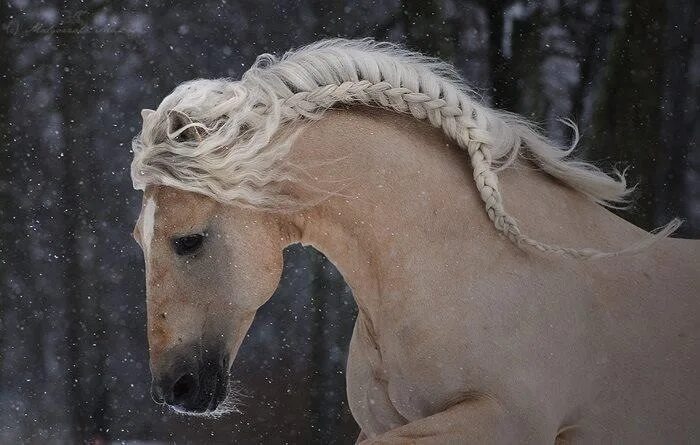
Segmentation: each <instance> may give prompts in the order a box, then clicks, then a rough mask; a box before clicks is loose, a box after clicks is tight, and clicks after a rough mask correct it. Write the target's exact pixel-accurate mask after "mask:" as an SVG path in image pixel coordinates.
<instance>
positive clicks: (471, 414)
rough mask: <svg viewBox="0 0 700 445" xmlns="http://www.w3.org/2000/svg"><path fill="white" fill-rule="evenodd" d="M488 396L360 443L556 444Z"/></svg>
mask: <svg viewBox="0 0 700 445" xmlns="http://www.w3.org/2000/svg"><path fill="white" fill-rule="evenodd" d="M527 424H528V422H526V421H523V419H516V418H515V417H514V416H512V415H509V414H508V413H506V411H505V410H504V409H503V407H502V406H501V405H499V404H498V403H497V402H496V401H494V400H492V399H488V398H482V399H477V400H468V401H464V402H461V403H459V404H457V405H454V406H452V407H451V408H449V409H447V410H445V411H442V412H439V413H437V414H433V415H432V416H429V417H425V418H423V419H418V420H416V421H414V422H410V423H407V424H405V425H402V426H400V427H398V428H395V429H393V430H389V431H387V432H385V433H383V434H380V435H378V436H375V437H373V438H368V439H366V440H363V441H361V442H360V441H359V440H358V443H360V444H361V445H379V444H382V445H391V444H425V445H427V444H512V443H537V444H541V443H553V442H554V437H549V435H548V434H546V433H543V432H538V431H536V429H535V428H533V427H532V425H527Z"/></svg>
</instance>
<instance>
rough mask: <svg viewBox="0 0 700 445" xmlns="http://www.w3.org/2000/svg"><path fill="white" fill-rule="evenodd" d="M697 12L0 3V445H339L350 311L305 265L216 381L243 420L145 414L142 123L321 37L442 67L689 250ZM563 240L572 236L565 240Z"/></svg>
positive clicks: (291, 257) (347, 431) (315, 0)
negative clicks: (146, 444)
mask: <svg viewBox="0 0 700 445" xmlns="http://www.w3.org/2000/svg"><path fill="white" fill-rule="evenodd" d="M699 7H700V5H699V4H698V3H697V1H695V0H676V1H673V2H665V1H660V0H636V1H623V0H584V1H565V0H547V1H542V2H531V1H514V0H492V1H489V0H473V1H457V0H444V1H440V0H375V1H355V2H341V1H337V0H323V1H321V0H309V1H304V2H298V1H292V0H276V1H260V0H227V1H221V2H202V1H199V2H197V1H190V2H146V3H144V2H138V1H134V0H127V1H110V0H102V1H94V0H85V1H32V2H30V1H28V0H13V1H9V2H8V1H4V0H3V1H1V2H0V23H1V25H2V29H1V30H0V125H1V126H2V127H1V128H2V130H1V131H0V137H1V142H0V146H1V150H0V226H1V227H2V231H1V232H0V310H1V318H0V321H1V323H0V354H1V355H0V360H1V362H0V385H1V386H0V443H20V442H21V443H81V442H85V441H90V442H92V443H102V442H103V441H120V442H121V441H123V442H132V441H133V442H137V441H138V442H141V443H142V442H143V441H156V442H177V443H220V442H236V443H353V442H354V440H355V437H356V434H357V427H356V425H355V424H354V421H353V420H352V418H351V417H350V416H349V413H348V410H347V404H346V402H345V383H344V378H345V376H344V366H345V360H346V354H347V346H348V342H349V338H350V335H351V332H352V326H353V323H354V318H355V311H356V308H355V304H354V302H353V300H352V296H351V295H350V292H349V289H348V288H347V286H346V285H345V283H344V282H343V280H342V277H340V275H339V273H338V272H337V271H336V270H335V269H334V268H333V266H332V265H331V264H330V263H328V262H327V261H326V260H325V259H324V258H323V256H322V255H320V254H319V253H318V252H316V251H314V250H312V249H303V248H301V247H298V246H297V247H292V248H290V249H288V250H287V252H285V258H286V266H285V273H284V278H283V280H282V282H281V284H280V287H279V289H278V291H277V292H276V294H275V296H274V297H273V298H272V300H271V301H270V302H269V303H268V304H267V305H266V306H265V307H263V308H262V310H261V311H260V313H259V314H258V317H257V318H256V321H255V323H254V325H253V328H252V329H251V332H250V333H249V336H248V338H247V339H246V341H245V343H244V345H243V347H242V350H241V352H240V354H239V356H238V358H237V360H236V362H235V365H234V370H233V376H234V377H235V379H237V380H239V381H240V385H241V386H242V387H243V388H244V390H245V392H246V393H247V395H246V396H245V397H244V402H245V406H244V413H243V414H240V415H231V416H227V417H225V418H222V419H219V420H203V419H195V418H187V417H181V416H176V415H174V414H172V413H170V412H168V411H167V410H165V409H163V408H162V407H160V406H157V405H155V404H154V403H153V402H152V401H151V399H150V396H149V391H148V385H149V382H150V375H149V371H148V361H147V359H148V357H147V344H146V336H145V324H146V318H145V295H144V293H145V292H144V288H145V285H144V271H143V259H142V256H141V252H140V250H139V248H138V246H137V245H136V243H135V242H133V240H132V239H131V237H130V233H131V229H132V226H133V223H134V221H135V218H136V215H137V213H138V210H139V208H140V203H141V197H140V193H137V192H135V191H134V190H133V189H132V187H131V181H130V178H129V162H130V159H131V154H130V141H131V139H132V137H134V136H135V135H136V133H137V132H138V131H139V129H140V125H141V120H140V116H139V111H140V110H141V109H142V108H155V107H156V106H157V105H158V103H159V102H160V100H161V99H162V98H163V97H164V96H165V95H167V94H168V93H169V92H170V91H171V90H172V89H173V88H174V87H175V86H176V85H177V84H179V83H180V82H182V81H185V80H189V79H192V78H196V77H221V76H232V77H238V76H240V75H241V74H242V73H243V72H244V71H245V69H246V68H247V67H248V66H249V65H250V64H251V63H252V62H253V60H254V58H255V56H256V55H258V54H260V53H262V52H277V53H279V52H281V51H284V50H286V49H288V48H290V47H295V46H299V45H303V44H306V43H309V42H312V41H314V40H317V39H319V38H323V37H331V36H332V37H335V36H344V37H366V36H372V37H375V38H377V39H382V40H391V41H395V42H400V43H403V44H405V45H406V46H408V47H409V48H412V49H415V50H420V51H423V52H425V53H428V54H431V55H435V56H439V57H441V58H444V59H446V60H449V61H451V62H453V63H454V64H455V65H456V66H457V67H458V68H459V69H460V70H461V72H462V73H463V74H464V76H465V78H466V79H467V81H468V82H469V84H470V85H472V86H473V87H474V88H475V89H476V90H477V91H478V92H479V94H481V95H482V96H483V98H484V100H485V101H487V102H488V103H490V104H492V105H494V106H496V107H500V108H504V109H507V110H511V111H516V112H519V113H522V114H524V115H526V116H528V117H529V118H531V119H534V120H535V121H537V122H540V123H541V125H542V127H543V128H545V129H546V130H547V131H548V132H549V134H551V135H552V136H553V137H554V138H556V139H559V140H562V141H564V140H566V139H567V138H568V137H570V134H568V132H567V130H566V128H565V127H564V126H562V125H561V124H558V123H557V122H556V118H558V117H570V118H572V119H574V120H575V121H577V122H578V123H579V124H580V126H581V130H582V133H583V137H584V141H583V144H582V145H583V148H582V149H581V152H580V153H581V155H582V156H584V157H586V158H587V159H591V160H594V161H596V162H598V163H599V164H601V165H602V166H606V167H610V166H625V165H630V166H631V169H630V172H629V173H630V178H631V179H632V180H633V181H638V182H639V187H638V190H637V192H636V194H635V198H636V201H635V205H634V206H632V207H631V208H630V209H629V210H626V211H623V212H622V215H623V216H624V217H625V218H627V219H629V220H630V221H632V222H634V223H635V224H637V225H639V226H641V227H643V228H646V229H651V228H653V227H656V226H658V225H660V224H663V223H665V222H666V221H668V219H669V218H671V217H672V216H681V217H682V218H684V219H685V220H686V223H685V225H684V226H683V227H682V229H681V231H680V234H681V235H682V236H686V237H697V236H698V235H699V234H700V188H698V183H700V177H699V175H700V169H699V166H700V153H698V150H697V146H696V141H697V139H698V135H699V128H698V124H697V121H698V107H699V106H700V105H699V104H700V102H699V99H698V96H699V95H698V88H699V85H700V53H699V48H700V47H699V45H698V43H699V42H698V36H700V29H699V21H698V9H699ZM572 230H573V228H572Z"/></svg>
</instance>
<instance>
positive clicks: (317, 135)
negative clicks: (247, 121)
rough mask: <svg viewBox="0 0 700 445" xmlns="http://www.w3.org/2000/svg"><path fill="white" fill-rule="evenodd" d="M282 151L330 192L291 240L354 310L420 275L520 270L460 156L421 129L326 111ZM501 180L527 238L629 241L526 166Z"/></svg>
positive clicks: (312, 185)
mask: <svg viewBox="0 0 700 445" xmlns="http://www.w3.org/2000/svg"><path fill="white" fill-rule="evenodd" d="M291 156H292V159H291V161H292V163H293V164H294V165H298V166H305V167H304V168H305V170H306V174H305V175H304V178H305V179H304V184H302V188H303V189H305V190H311V189H313V190H318V189H323V190H326V191H328V192H332V194H330V195H329V196H328V197H327V198H326V199H325V200H323V201H322V202H321V203H320V204H318V205H315V206H313V207H311V208H308V209H306V210H304V211H302V212H300V213H299V214H298V215H297V221H298V225H299V227H300V228H301V236H300V241H301V242H302V243H304V244H310V245H313V246H315V247H317V248H318V249H319V250H321V251H322V252H323V253H324V254H325V255H326V256H327V257H328V258H329V259H330V260H331V261H332V262H333V263H334V264H335V265H336V266H337V267H338V269H339V270H340V272H341V273H342V274H343V276H344V277H345V279H346V281H347V282H348V284H349V285H350V287H351V288H352V289H353V293H354V295H355V298H356V300H357V302H358V306H360V308H361V309H363V308H365V309H367V310H368V311H369V312H372V310H371V308H376V307H378V301H379V300H380V299H386V298H391V296H397V297H401V298H402V299H403V300H404V301H405V299H406V298H409V297H410V296H411V295H414V294H416V293H420V292H426V291H429V289H427V288H426V284H425V283H426V280H427V281H428V282H430V283H432V284H436V283H438V282H441V281H440V280H446V279H448V280H450V281H452V282H455V283H464V282H473V281H475V280H483V277H485V276H488V275H490V274H491V272H492V270H493V269H496V268H499V267H501V268H502V267H504V265H506V264H507V265H508V266H507V267H509V268H511V270H513V271H515V272H517V269H518V268H519V267H522V266H523V265H524V263H527V261H526V258H527V257H526V256H525V254H524V253H523V252H522V251H521V250H520V249H518V248H517V247H516V246H514V245H513V244H512V243H510V241H508V240H507V239H505V238H504V237H502V236H500V235H499V234H498V233H497V232H496V230H495V229H494V228H493V225H492V224H491V222H490V221H489V219H488V217H487V216H486V213H485V211H484V210H483V205H482V203H481V200H480V198H479V196H478V194H477V191H476V188H475V186H474V184H473V180H472V173H471V170H470V168H469V160H468V158H467V156H466V154H465V153H464V152H462V151H461V150H459V149H457V148H456V147H455V146H454V144H451V143H450V142H449V141H448V140H447V139H446V138H445V137H444V136H443V135H442V134H441V133H440V131H439V130H436V129H433V128H432V127H429V126H428V125H426V124H423V123H420V122H417V121H415V120H414V119H411V118H407V117H404V116H400V115H396V114H393V113H386V112H381V111H376V110H375V111H368V110H364V109H359V110H357V109H355V110H346V111H341V112H331V113H329V114H328V115H327V116H326V117H324V118H323V119H322V120H320V121H318V122H316V123H313V124H311V125H309V127H308V128H307V129H305V131H304V132H303V133H302V135H301V136H300V137H299V138H298V139H297V141H296V142H295V144H294V147H293V148H292V155H291ZM502 178H503V179H502V182H503V193H504V195H505V196H504V200H505V204H506V205H507V206H510V207H511V208H512V210H513V214H514V215H515V216H516V217H518V218H519V219H520V221H521V222H522V226H523V228H525V229H530V230H531V234H532V235H534V236H538V237H540V238H542V239H545V240H551V241H554V242H561V243H563V244H573V245H575V246H586V245H590V244H591V243H593V244H594V245H595V246H596V247H604V248H609V247H619V246H620V245H621V244H620V243H621V242H624V241H625V240H629V241H631V240H633V239H634V238H635V235H634V234H635V233H637V236H638V232H636V231H635V230H634V229H633V228H630V227H628V226H626V225H625V224H624V222H623V221H622V220H619V219H618V218H617V217H615V216H614V215H612V214H610V213H609V212H606V211H605V210H604V209H602V208H600V207H599V206H597V205H595V204H593V203H591V202H589V201H588V200H587V199H586V198H585V197H583V196H581V195H580V194H579V193H576V192H574V191H571V190H568V189H566V188H564V187H563V186H560V185H558V184H556V183H555V182H554V181H552V180H550V179H549V178H547V177H545V176H544V175H543V174H541V173H539V172H536V171H534V169H533V168H532V167H528V166H525V165H520V166H518V168H515V169H512V170H509V171H507V172H504V174H502ZM297 194H303V192H299V191H297ZM595 243H597V244H595ZM431 277H432V278H431ZM431 279H432V281H431Z"/></svg>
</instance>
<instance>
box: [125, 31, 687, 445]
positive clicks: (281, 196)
mask: <svg viewBox="0 0 700 445" xmlns="http://www.w3.org/2000/svg"><path fill="white" fill-rule="evenodd" d="M352 105H357V106H352ZM331 108H333V109H332V110H331ZM142 114H143V117H144V124H143V130H142V132H141V133H140V134H139V136H138V137H137V138H136V139H135V141H134V161H133V164H132V177H133V180H134V184H135V187H136V188H138V189H142V190H144V192H145V193H144V204H143V207H142V211H141V215H140V217H139V220H138V223H137V224H136V229H135V233H134V234H135V237H136V239H137V240H138V242H139V243H140V244H141V246H142V248H143V251H144V256H145V260H146V277H147V280H146V283H147V303H148V335H149V344H150V360H151V370H152V373H153V378H154V382H153V393H154V396H155V397H156V398H158V399H160V400H162V401H164V402H165V403H167V404H168V405H171V406H173V407H175V408H176V409H177V410H179V411H183V412H188V413H199V414H204V415H217V414H221V413H223V412H225V411H226V409H227V407H228V408H230V405H231V402H230V401H228V400H227V398H226V395H227V385H228V383H227V380H228V372H229V367H230V365H231V362H232V361H233V359H234V357H235V356H236V352H237V350H238V348H239V346H240V344H241V342H242V341H243V338H244V336H245V334H246V331H247V330H248V328H249V327H250V325H251V322H252V320H253V317H254V315H255V313H256V310H257V309H258V308H260V307H261V306H262V305H263V304H264V303H265V302H266V300H267V299H268V298H269V297H270V296H271V295H272V293H273V291H274V290H275V288H276V286H277V285H278V280H279V278H280V273H281V270H282V255H281V252H282V250H283V248H284V247H285V246H288V245H289V244H292V243H302V244H307V245H313V246H315V247H317V248H318V249H319V250H320V251H322V252H323V253H325V254H326V255H327V256H328V258H329V259H330V260H331V261H333V262H334V263H335V264H336V265H337V267H338V269H339V270H340V271H341V273H342V274H343V276H344V277H345V279H346V280H347V282H348V284H349V285H350V287H351V288H352V291H353V295H354V297H355V299H356V301H357V306H358V308H359V315H358V318H357V322H356V324H355V329H354V333H353V337H352V341H351V344H350V355H349V358H348V373H347V385H348V399H349V403H350V408H351V410H352V413H353V415H354V417H355V418H356V420H357V422H358V423H359V425H360V427H361V429H362V432H361V435H360V438H359V441H362V443H406V442H411V443H413V442H420V443H440V444H443V443H460V444H461V443H478V444H482V443H537V444H541V443H553V442H555V441H563V442H569V441H570V442H577V443H578V442H586V443H682V442H692V441H697V440H699V439H700V404H698V399H700V382H699V379H698V374H697V369H698V366H700V347H699V345H698V333H699V331H700V324H699V323H698V319H700V318H699V317H700V314H699V313H698V312H699V311H698V308H699V305H698V298H697V297H698V295H697V289H698V281H699V276H700V262H699V261H698V255H697V252H698V247H700V246H698V243H697V242H694V241H684V240H678V239H670V238H667V237H666V235H668V234H669V233H671V232H672V231H673V230H674V229H675V228H676V227H677V225H678V223H677V222H676V221H673V222H672V223H671V224H669V225H668V226H666V227H665V228H664V229H663V230H661V231H660V232H657V233H656V234H655V235H651V234H648V233H646V232H644V231H642V230H641V229H639V228H637V227H635V226H633V225H631V224H629V223H627V222H625V221H623V220H622V219H620V218H618V217H617V216H615V215H613V214H612V213H610V212H609V211H607V210H605V209H604V208H603V207H602V206H601V205H600V204H615V203H620V202H623V201H624V198H625V194H626V192H627V188H626V186H625V183H624V179H623V178H622V176H621V175H618V177H617V178H616V179H614V178H612V177H610V176H607V175H605V174H604V173H602V172H601V171H599V170H597V169H595V168H594V167H592V166H590V165H588V164H586V163H583V162H578V161H572V160H569V159H568V155H569V154H570V150H569V149H560V148H557V147H555V146H554V145H553V144H552V142H550V141H549V140H547V139H546V138H544V137H543V136H541V135H540V134H538V133H537V132H536V131H534V130H533V129H532V127H530V126H529V125H528V124H527V123H526V122H524V121H523V120H521V119H519V118H517V117H515V116H513V115H510V114H506V113H503V112H498V111H496V110H492V109H490V108H488V107H486V106H484V105H481V104H480V103H479V102H478V101H477V100H476V99H475V98H474V97H473V95H472V94H471V93H469V91H468V90H467V89H466V88H465V87H464V86H463V84H462V83H461V82H460V81H459V79H458V78H457V77H456V75H455V74H454V72H453V71H452V69H451V68H450V67H449V66H446V65H444V64H442V63H439V62H437V61H435V60H433V59H428V58H425V57H422V56H420V55H418V54H415V53H411V52H407V51H404V50H402V49H400V48H397V47H395V46H392V45H389V44H378V43H375V42H372V41H368V40H362V41H345V40H331V41H325V42H320V43H317V44H314V45H311V46H309V47H306V48H303V49H300V50H298V51H295V52H291V53H288V54H286V55H285V56H284V57H283V58H282V59H281V60H277V59H275V58H274V57H272V56H269V55H265V56H261V57H260V58H259V59H258V61H257V62H256V64H255V66H254V67H253V68H251V69H250V70H249V71H248V72H247V73H246V74H245V75H244V76H243V78H242V79H241V80H240V81H231V80H228V79H221V80H196V81H192V82H188V83H185V84H183V85H180V86H179V87H177V88H176V89H175V90H174V91H173V93H172V94H170V95H169V96H168V97H166V98H165V99H164V100H163V102H162V103H161V104H160V106H159V107H158V109H157V110H156V111H151V110H144V112H143V113H142ZM497 173H498V176H497ZM484 209H485V210H486V211H485V212H484ZM506 209H508V211H506ZM510 212H512V214H513V215H517V216H518V221H517V222H516V220H515V219H514V218H513V217H512V216H511V213H510ZM526 234H527V235H526ZM544 240H546V243H545V242H544ZM563 245H567V246H595V249H593V248H569V247H561V246H563Z"/></svg>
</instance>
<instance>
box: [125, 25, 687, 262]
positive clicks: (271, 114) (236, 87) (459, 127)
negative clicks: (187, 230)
mask: <svg viewBox="0 0 700 445" xmlns="http://www.w3.org/2000/svg"><path fill="white" fill-rule="evenodd" d="M336 104H367V105H373V106H380V107H383V108H387V109H390V110H394V111H396V112H399V113H405V114H410V115H412V116H414V117H415V118H416V119H420V120H425V121H428V122H429V123H430V124H432V125H433V126H435V127H438V128H441V129H442V130H443V131H444V132H445V134H446V135H447V136H448V137H450V138H451V139H452V140H454V141H455V142H456V143H457V144H458V145H459V146H460V147H461V148H462V149H464V150H466V151H467V153H468V154H469V158H470V160H471V165H472V168H473V175H474V181H475V184H476V187H477V189H478V191H479V193H480V196H481V199H482V201H483V202H484V206H485V209H486V212H487V214H488V216H489V218H490V219H491V221H492V222H493V224H494V226H495V228H496V229H497V230H498V231H500V232H502V233H503V234H504V235H506V236H507V237H508V238H509V239H510V240H511V241H513V242H514V243H516V244H517V245H520V246H530V247H533V248H535V249H537V250H540V251H543V252H552V253H558V254H563V255H568V256H573V257H577V258H598V257H603V256H612V255H619V254H622V253H633V252H637V251H639V250H641V249H643V248H645V247H647V246H649V245H650V244H652V243H653V242H654V241H656V240H657V239H660V238H662V237H665V236H668V235H669V234H670V233H672V232H673V231H674V230H675V229H676V228H677V227H678V225H680V222H679V221H677V220H674V221H672V222H671V223H669V224H668V225H667V226H666V227H664V228H663V229H662V230H661V231H659V232H658V233H656V234H655V235H652V236H649V237H647V238H646V239H644V240H642V241H641V242H639V243H637V244H635V245H633V246H630V247H628V248H626V249H624V250H621V251H618V252H600V251H598V250H595V249H572V248H568V247H561V246H555V245H549V244H545V243H542V242H540V241H537V240H534V239H531V238H529V237H527V236H525V235H524V234H522V233H521V231H520V229H519V227H518V225H517V222H516V221H515V219H514V218H512V217H511V216H510V215H509V214H508V213H507V212H506V209H505V208H504V207H503V200H502V198H501V191H500V188H499V185H498V178H497V176H496V173H497V171H498V170H499V169H503V168H506V167H507V166H508V165H510V164H511V163H512V162H513V161H514V160H515V159H516V157H517V156H518V155H519V154H522V155H526V156H527V157H528V158H529V159H530V160H531V161H532V162H534V163H535V164H536V165H537V166H539V167H540V168H541V169H542V170H544V171H545V172H547V173H548V174H550V175H552V176H553V177H555V178H557V179H559V180H560V181H562V182H563V183H565V184H567V185H568V186H570V187H572V188H573V189H575V190H578V191H580V192H581V193H583V194H585V195H586V196H588V197H589V198H590V199H592V200H594V201H595V202H598V203H600V204H603V205H616V204H620V203H623V202H624V201H625V197H626V195H627V194H628V192H629V189H628V188H627V186H626V183H625V179H624V177H623V175H622V174H620V173H617V172H616V173H615V174H616V178H613V177H611V176H608V175H607V174H605V173H604V172H602V171H600V170H599V169H597V168H596V167H594V166H593V165H591V164H588V163H585V162H581V161H576V160H571V159H568V156H569V155H570V154H571V151H572V150H573V148H574V146H575V142H576V141H577V139H578V134H577V133H576V137H575V141H574V144H572V146H571V147H569V148H562V147H558V146H557V145H556V144H554V143H553V142H552V141H550V140H549V139H547V138H546V137H544V136H543V135H541V134H540V133H539V132H537V131H536V130H535V129H534V128H533V126H532V125H531V124H529V123H528V122H526V121H525V120H524V119H522V118H521V117H519V116H516V115H513V114H510V113H506V112H502V111H497V110H494V109H491V108H489V107H487V106H485V105H483V104H481V103H480V102H479V100H477V98H476V97H475V95H474V94H473V93H472V92H471V91H470V90H469V89H468V88H467V87H466V86H465V84H464V83H463V82H462V80H461V79H460V77H459V75H458V74H457V73H456V72H455V70H454V68H453V67H452V66H450V65H448V64H446V63H444V62H441V61H439V60H436V59H433V58H429V57H426V56H423V55H421V54H418V53H415V52H410V51H407V50H404V49H402V48H400V47H398V46H396V45H393V44H389V43H377V42H374V41H372V40H367V39H364V40H344V39H333V40H324V41H320V42H317V43H314V44H312V45H309V46H306V47H304V48H301V49H299V50H296V51H291V52H288V53H286V54H285V55H284V56H283V57H282V58H281V59H279V60H278V59H277V58H275V57H274V56H272V55H269V54H264V55H261V56H259V57H258V58H257V60H256V62H255V64H254V65H253V67H252V68H250V69H249V70H248V71H247V72H246V73H245V74H244V75H243V77H242V79H241V80H240V81H234V80H230V79H215V80H205V79H198V80H193V81H190V82H185V83H183V84H181V85H179V86H178V87H177V88H175V90H174V91H173V92H172V93H171V94H170V95H169V96H167V97H166V98H165V99H164V100H163V101H162V103H161V104H160V106H159V107H158V109H157V110H156V111H149V110H144V123H143V129H142V132H141V133H140V134H139V135H138V136H137V137H136V138H135V139H134V141H133V151H134V159H133V162H132V166H131V175H132V180H133V183H134V187H135V188H136V189H144V188H145V187H146V185H149V184H162V185H167V186H171V187H176V188H179V189H183V190H187V191H193V192H197V193H201V194H204V195H207V196H210V197H212V198H214V199H216V200H217V201H220V202H224V203H232V202H243V203H246V204H248V205H252V206H258V207H268V208H275V207H279V206H281V205H284V204H285V200H286V199H287V198H286V197H284V196H280V195H279V194H276V193H275V185H276V184H279V183H280V182H281V181H284V180H294V178H293V177H292V176H291V175H290V172H289V171H288V170H287V169H285V168H284V162H283V161H284V159H285V157H286V155H287V154H288V152H289V149H290V146H291V143H292V139H293V135H294V132H293V131H290V129H292V128H293V125H289V124H291V123H293V122H298V121H304V120H307V121H308V120H318V119H320V118H321V117H322V116H323V113H324V112H325V111H326V110H328V109H329V108H331V107H332V106H334V105H336ZM565 123H566V124H567V125H569V126H571V127H572V128H573V129H574V130H576V127H575V126H574V125H573V124H572V123H570V122H565ZM287 204H288V203H287Z"/></svg>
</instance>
